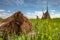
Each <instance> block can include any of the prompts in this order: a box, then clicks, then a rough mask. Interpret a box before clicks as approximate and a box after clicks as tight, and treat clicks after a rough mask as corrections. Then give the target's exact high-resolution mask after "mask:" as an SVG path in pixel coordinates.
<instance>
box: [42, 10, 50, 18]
mask: <svg viewBox="0 0 60 40" xmlns="http://www.w3.org/2000/svg"><path fill="white" fill-rule="evenodd" d="M42 19H50V15H49V12H48V10H47V11H46V12H45V13H43V16H42Z"/></svg>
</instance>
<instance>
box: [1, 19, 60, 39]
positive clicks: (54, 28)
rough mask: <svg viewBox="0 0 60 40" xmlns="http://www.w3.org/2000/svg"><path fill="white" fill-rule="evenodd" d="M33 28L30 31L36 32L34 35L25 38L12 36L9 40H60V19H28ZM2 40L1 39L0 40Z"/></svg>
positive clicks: (24, 35)
mask: <svg viewBox="0 0 60 40" xmlns="http://www.w3.org/2000/svg"><path fill="white" fill-rule="evenodd" d="M30 21H31V22H32V23H33V25H34V28H33V30H32V31H35V32H37V33H36V34H35V35H31V36H29V37H27V35H26V34H20V36H17V35H13V36H12V37H9V38H8V39H9V40H60V19H59V18H56V19H39V20H37V19H30ZM0 40H3V38H0Z"/></svg>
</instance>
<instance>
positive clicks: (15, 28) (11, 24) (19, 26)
mask: <svg viewBox="0 0 60 40" xmlns="http://www.w3.org/2000/svg"><path fill="white" fill-rule="evenodd" d="M1 24H2V25H0V34H2V33H3V32H6V33H7V34H9V35H12V34H14V33H15V34H17V35H18V34H20V33H21V32H22V33H29V32H30V31H31V29H32V27H33V25H32V24H31V23H30V22H29V20H28V19H27V18H26V17H25V16H24V15H23V14H22V13H21V12H20V11H18V12H16V13H14V14H13V15H12V16H10V17H8V18H7V19H5V20H3V21H2V23H1Z"/></svg>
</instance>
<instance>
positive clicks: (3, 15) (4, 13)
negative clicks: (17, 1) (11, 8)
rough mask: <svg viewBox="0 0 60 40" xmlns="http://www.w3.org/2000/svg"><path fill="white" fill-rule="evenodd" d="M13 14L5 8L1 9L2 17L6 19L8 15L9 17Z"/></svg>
mask: <svg viewBox="0 0 60 40" xmlns="http://www.w3.org/2000/svg"><path fill="white" fill-rule="evenodd" d="M10 15H11V14H10V13H7V12H6V11H5V10H2V9H0V17H1V18H3V19H5V18H7V17H9V16H10Z"/></svg>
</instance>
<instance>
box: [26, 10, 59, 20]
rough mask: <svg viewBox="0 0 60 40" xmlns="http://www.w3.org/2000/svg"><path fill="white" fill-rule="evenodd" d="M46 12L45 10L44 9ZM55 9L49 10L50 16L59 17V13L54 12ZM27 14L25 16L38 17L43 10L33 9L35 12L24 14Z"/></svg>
mask: <svg viewBox="0 0 60 40" xmlns="http://www.w3.org/2000/svg"><path fill="white" fill-rule="evenodd" d="M44 12H46V10H45V11H44ZM54 12H55V10H51V11H50V12H49V13H50V16H51V18H60V14H59V13H54ZM25 15H26V16H27V18H29V19H31V18H34V19H35V18H36V17H37V16H38V17H39V18H42V15H43V12H42V11H35V12H27V13H26V14H25Z"/></svg>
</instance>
